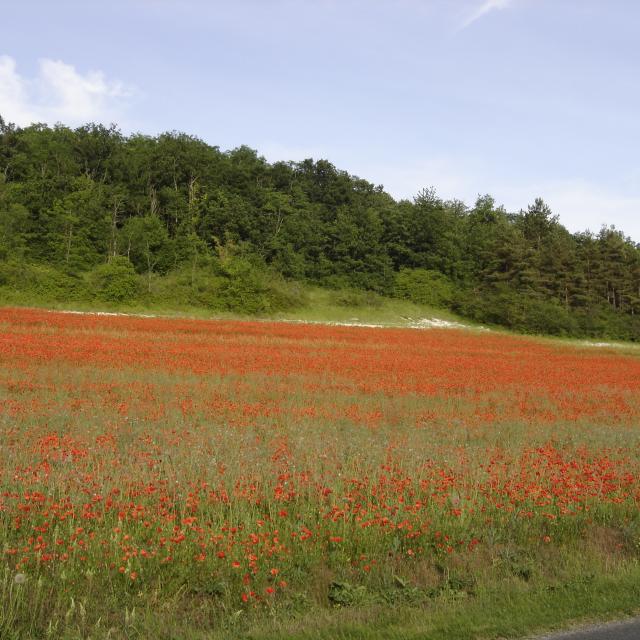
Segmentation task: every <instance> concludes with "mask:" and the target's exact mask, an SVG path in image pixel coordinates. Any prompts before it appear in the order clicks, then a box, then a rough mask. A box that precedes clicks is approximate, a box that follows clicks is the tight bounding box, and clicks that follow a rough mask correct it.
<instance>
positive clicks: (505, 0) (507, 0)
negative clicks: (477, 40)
mask: <svg viewBox="0 0 640 640" xmlns="http://www.w3.org/2000/svg"><path fill="white" fill-rule="evenodd" d="M512 4H513V0H485V1H484V2H483V3H482V4H481V5H480V6H479V7H476V8H475V9H474V10H473V11H472V12H471V13H470V14H469V15H468V16H467V17H466V18H465V19H464V20H463V21H462V24H461V25H460V27H459V30H462V29H466V28H467V27H468V26H470V25H472V24H473V23H474V22H475V21H476V20H479V19H480V18H482V16H484V15H486V14H487V13H489V12H491V11H495V10H498V9H506V8H507V7H510V6H511V5H512Z"/></svg>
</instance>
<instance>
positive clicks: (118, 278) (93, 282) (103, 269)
mask: <svg viewBox="0 0 640 640" xmlns="http://www.w3.org/2000/svg"><path fill="white" fill-rule="evenodd" d="M87 282H88V283H89V285H90V287H91V290H92V292H93V294H94V296H95V297H96V299H98V300H101V301H103V302H131V301H132V300H134V299H135V298H136V296H137V294H138V290H139V284H138V277H137V275H136V272H135V269H134V268H133V265H132V264H131V262H129V260H128V259H127V258H125V257H122V256H118V257H115V258H114V259H113V260H112V261H111V262H109V263H107V264H101V265H99V266H97V267H95V268H94V269H92V270H91V271H90V272H89V273H88V274H87Z"/></svg>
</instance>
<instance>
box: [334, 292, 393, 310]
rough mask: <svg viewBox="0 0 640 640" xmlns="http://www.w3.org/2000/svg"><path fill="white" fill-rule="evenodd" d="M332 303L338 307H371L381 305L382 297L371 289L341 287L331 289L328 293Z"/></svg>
mask: <svg viewBox="0 0 640 640" xmlns="http://www.w3.org/2000/svg"><path fill="white" fill-rule="evenodd" d="M330 300H331V302H332V304H335V305H337V306H338V307H373V308H376V309H377V308H379V307H381V306H382V303H383V298H382V297H381V296H379V295H378V294H377V293H374V292H373V291H359V290H358V289H342V290H340V291H332V292H331V295H330Z"/></svg>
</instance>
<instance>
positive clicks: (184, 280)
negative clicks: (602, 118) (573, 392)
mask: <svg viewBox="0 0 640 640" xmlns="http://www.w3.org/2000/svg"><path fill="white" fill-rule="evenodd" d="M305 284H316V285H320V286H323V287H327V288H330V289H334V290H336V291H339V292H340V295H341V296H342V299H343V300H344V304H350V301H356V302H357V301H359V300H362V299H365V300H366V299H368V297H375V294H378V295H384V296H393V297H400V298H407V299H410V300H413V301H415V302H420V303H426V304H430V305H432V306H439V307H446V308H448V309H451V310H453V311H455V312H456V313H459V314H460V315H462V316H465V317H468V318H470V319H473V320H476V321H479V322H483V323H493V324H499V325H503V326H506V327H509V328H512V329H515V330H518V331H526V332H537V333H550V334H557V335H571V336H594V337H595V336H606V337H609V338H618V339H630V340H640V315H639V314H640V248H639V247H638V245H637V244H635V243H634V242H632V241H631V239H629V238H627V237H625V235H624V234H623V233H622V232H620V231H617V230H615V229H614V228H606V227H605V228H603V229H601V230H600V231H599V232H598V233H597V234H593V233H586V232H585V233H576V234H572V233H570V232H569V231H567V229H565V228H564V227H563V226H562V225H561V224H560V223H559V221H558V218H557V216H555V215H553V214H552V212H551V211H550V209H549V208H548V207H547V205H546V204H545V203H544V201H543V200H542V199H537V200H536V201H535V202H534V203H533V204H531V205H530V206H528V208H526V209H525V210H522V211H520V212H518V213H510V212H507V211H505V210H504V209H503V208H502V207H497V206H496V204H495V202H494V200H493V199H492V198H491V197H490V196H483V197H479V198H478V199H477V201H476V202H475V204H474V205H473V206H472V207H468V206H466V205H465V204H464V203H462V202H460V201H457V200H453V201H445V200H442V199H440V198H439V197H437V195H436V193H435V192H434V191H433V190H432V189H425V190H422V191H420V192H419V193H418V195H417V196H416V197H415V198H414V199H413V201H408V200H401V201H395V200H394V199H393V198H392V197H391V196H390V195H388V194H387V193H385V191H384V190H383V188H382V187H379V186H374V185H373V184H371V183H369V182H367V181H366V180H363V179H360V178H358V177H355V176H352V175H349V174H348V173H346V172H344V171H340V170H338V169H336V168H335V167H334V166H333V165H332V164H331V163H330V162H328V161H326V160H318V161H315V162H314V161H313V160H304V161H302V162H275V163H272V164H270V163H268V162H267V161H266V160H265V159H264V158H262V157H260V156H259V155H258V154H257V153H256V152H255V151H253V150H252V149H250V148H248V147H245V146H243V147H239V148H237V149H233V150H232V151H221V150H220V149H219V148H218V147H213V146H210V145H208V144H206V143H204V142H203V141H202V140H200V139H198V138H196V137H193V136H189V135H186V134H182V133H175V132H171V133H163V134H161V135H159V136H157V137H150V136H145V135H139V134H135V135H131V136H128V137H127V136H124V135H123V134H122V133H121V132H120V131H119V130H118V129H117V128H116V127H115V126H112V127H110V128H106V127H104V126H102V125H95V124H88V125H86V126H83V127H80V128H77V129H71V128H68V127H65V126H61V125H57V126H55V127H48V126H46V125H42V124H36V125H32V126H29V127H25V128H18V127H16V126H14V125H12V124H9V123H7V122H5V121H4V120H2V118H0V298H1V299H2V300H4V301H5V302H29V301H32V302H35V301H37V302H41V303H42V302H44V303H46V302H47V301H65V302H74V301H91V300H93V301H99V302H101V303H113V304H127V303H131V302H133V301H135V302H138V303H141V304H145V303H152V302H155V303H157V302H158V301H166V304H167V306H168V307H170V306H171V305H191V306H201V307H207V308H210V309H212V310H218V311H220V310H229V311H235V312H242V313H263V314H265V313H270V312H273V311H277V310H279V309H287V308H292V307H295V306H296V305H302V304H304V295H305Z"/></svg>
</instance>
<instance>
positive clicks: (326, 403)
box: [0, 309, 640, 639]
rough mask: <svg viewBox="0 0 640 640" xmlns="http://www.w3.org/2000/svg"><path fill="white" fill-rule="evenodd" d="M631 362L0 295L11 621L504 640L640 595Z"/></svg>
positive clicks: (36, 628)
mask: <svg viewBox="0 0 640 640" xmlns="http://www.w3.org/2000/svg"><path fill="white" fill-rule="evenodd" d="M639 392H640V358H637V357H634V356H632V355H624V354H621V353H617V352H615V351H613V350H609V351H607V350H603V349H596V348H586V347H579V346H567V345H562V344H559V343H553V342H551V341H546V342H545V341H535V340H532V339H525V338H519V337H512V336H506V335H500V334H495V333H490V332H480V331H478V332H473V331H456V330H439V329H433V330H412V329H371V328H353V327H335V326H334V327H331V326H321V325H305V324H294V323H267V322H244V321H243V322H239V321H231V320H229V321H226V320H225V321H206V320H187V319H162V318H137V317H109V316H98V315H73V314H67V313H57V312H46V311H40V310H27V309H1V310H0V421H1V430H0V483H1V493H0V549H2V553H3V555H4V563H3V564H4V568H3V569H2V571H3V573H2V575H1V576H0V592H1V595H0V597H1V599H2V601H1V607H2V613H1V615H2V618H0V637H2V638H5V637H6V638H30V637H33V638H36V637H43V636H47V637H60V638H76V637H77V638H84V637H92V638H102V637H105V638H106V637H110V638H113V639H118V638H146V637H156V638H218V637H220V638H222V637H243V636H244V637H251V638H266V637H274V638H284V637H291V638H293V637H296V638H297V637H300V638H302V637H309V638H311V637H327V638H333V637H344V638H347V637H349V638H351V637H353V638H356V637H372V638H374V637H375V638H377V637H398V638H409V637H415V638H418V637H429V638H463V637H467V638H474V637H486V638H490V637H498V636H501V637H505V636H512V637H518V635H519V634H522V633H525V632H528V631H530V630H532V629H536V628H544V627H546V626H553V625H556V624H559V623H562V622H564V621H566V620H570V619H574V618H581V617H585V616H589V615H593V616H603V617H607V616H609V615H613V614H616V613H620V612H632V611H634V610H635V609H637V608H638V607H640V570H639V568H638V558H639V557H640V515H639V512H638V502H639V501H640V455H639V454H640V446H639V445H640V431H639V429H638V427H639V426H640V393H639Z"/></svg>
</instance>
